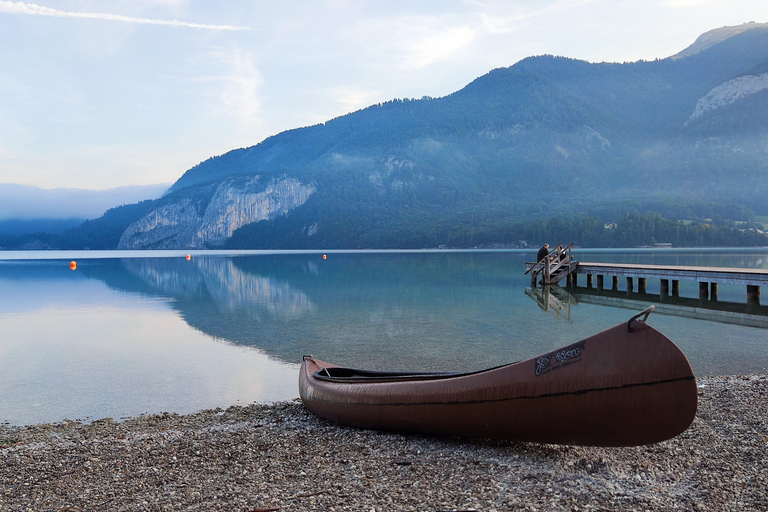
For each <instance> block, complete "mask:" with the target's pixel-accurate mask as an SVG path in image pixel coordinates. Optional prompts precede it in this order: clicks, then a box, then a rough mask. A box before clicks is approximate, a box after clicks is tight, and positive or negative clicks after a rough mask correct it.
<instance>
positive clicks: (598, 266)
mask: <svg viewBox="0 0 768 512" xmlns="http://www.w3.org/2000/svg"><path fill="white" fill-rule="evenodd" d="M569 256H570V255H569ZM568 263H569V264H568V265H563V266H564V267H565V269H564V270H566V272H567V275H559V276H558V277H560V278H561V279H562V277H566V278H567V281H566V282H567V286H578V276H579V274H585V275H586V276H587V278H586V279H587V283H586V287H587V288H593V287H595V288H597V289H599V290H602V289H610V290H618V289H619V278H622V277H623V278H624V279H626V284H627V287H626V290H627V293H633V292H634V291H635V280H637V293H646V286H647V282H648V279H658V280H659V282H660V286H659V290H660V291H659V294H660V295H661V296H662V297H663V296H670V295H671V296H672V297H679V296H680V281H681V280H685V281H697V282H698V283H699V299H700V300H711V301H717V295H718V284H720V283H724V284H725V283H728V284H740V285H744V286H746V289H747V304H752V305H760V287H761V286H768V269H748V268H724V267H686V266H668V265H635V264H625V263H588V262H582V261H579V262H577V261H571V260H570V258H569V262H568ZM541 267H542V264H541V262H539V263H526V264H525V269H526V273H527V272H530V271H531V270H532V269H533V270H534V272H535V271H536V270H538V269H539V268H541ZM606 277H608V278H609V279H610V280H611V283H610V285H608V284H607V283H606V282H605V278H606ZM670 283H671V287H670ZM531 284H532V285H533V286H535V282H534V281H533V280H532V281H531ZM542 284H551V283H547V282H546V281H544V280H543V279H542Z"/></svg>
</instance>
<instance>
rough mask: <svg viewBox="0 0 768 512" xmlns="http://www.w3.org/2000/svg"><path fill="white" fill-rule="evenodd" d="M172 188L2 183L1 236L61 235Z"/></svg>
mask: <svg viewBox="0 0 768 512" xmlns="http://www.w3.org/2000/svg"><path fill="white" fill-rule="evenodd" d="M168 187H169V184H158V185H146V186H139V185H137V186H128V187H117V188H112V189H108V190H88V189H77V188H54V189H43V188H38V187H32V186H28V185H16V184H0V234H19V233H34V232H36V231H41V232H50V233H57V232H59V231H62V230H64V229H67V228H71V227H73V226H76V225H79V224H82V222H83V221H84V220H86V219H95V218H98V217H101V216H102V215H104V212H106V211H107V210H108V209H110V208H113V207H115V206H116V205H123V204H132V203H136V202H138V201H142V200H144V199H156V198H158V197H160V196H161V195H162V193H163V192H164V191H165V190H167V189H168Z"/></svg>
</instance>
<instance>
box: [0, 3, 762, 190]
mask: <svg viewBox="0 0 768 512" xmlns="http://www.w3.org/2000/svg"><path fill="white" fill-rule="evenodd" d="M39 1H40V2H41V3H30V2H18V1H8V0H0V184H3V183H16V184H24V185H32V186H36V187H42V188H61V187H67V188H85V189H97V190H104V189H110V188H114V187H124V186H129V185H150V184H157V183H172V182H174V181H175V180H176V179H178V178H179V177H180V176H181V175H182V174H183V173H184V172H185V171H186V170H187V169H189V168H191V167H193V166H194V165H197V164H198V163H199V162H201V161H203V160H206V159H208V158H210V157H212V156H216V155H220V154H223V153H226V152H227V151H229V150H232V149H237V148H241V147H249V146H252V145H254V144H257V143H259V142H261V141H262V140H264V139H265V138H267V137H269V136H270V135H274V134H277V133H280V132H282V131H285V130H289V129H292V128H298V127H302V126H308V125H313V124H317V123H321V122H324V121H327V120H329V119H332V118H334V117H338V116H340V115H344V114H346V113H349V112H352V111H355V110H358V109H361V108H364V107H366V106H368V105H371V104H374V103H380V102H384V101H388V100H391V99H394V98H421V97H423V96H432V97H440V96H445V95H447V94H450V93H452V92H454V91H457V90H459V89H461V88H462V87H464V86H465V85H466V84H468V83H469V82H471V81H472V80H474V79H475V78H477V77H479V76H482V75H484V74H486V73H487V72H489V71H490V70H492V69H495V68H499V67H507V66H512V65H514V64H515V63H516V62H518V61H519V60H521V59H523V58H525V57H529V56H534V55H543V54H551V55H560V56H565V57H572V58H577V59H581V60H586V61H589V62H630V61H637V60H640V59H645V60H653V59H656V58H664V57H668V56H670V55H673V54H675V53H677V52H679V51H680V50H682V49H684V48H685V47H687V46H689V45H690V44H692V43H693V42H694V41H695V40H696V38H697V37H698V36H699V35H701V34H703V33H704V32H706V31H708V30H711V29H714V28H718V27H722V26H726V25H740V24H742V23H745V22H749V21H757V22H766V21H768V4H767V3H766V2H765V0H731V1H729V2H723V1H722V0H642V1H641V0H634V1H628V0H514V1H512V0H466V1H460V0H434V1H433V0H423V1H420V0H404V1H401V0H386V1H382V0H375V1H368V0H316V1H300V0H284V1H280V2H275V1H268V0H217V1H215V2H213V1H208V0H111V1H109V2H105V1H103V0H102V1H96V0H39Z"/></svg>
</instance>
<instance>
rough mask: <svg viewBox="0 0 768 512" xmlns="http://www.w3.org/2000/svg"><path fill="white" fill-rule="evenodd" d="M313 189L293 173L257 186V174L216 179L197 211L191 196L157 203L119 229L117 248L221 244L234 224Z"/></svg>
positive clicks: (301, 199)
mask: <svg viewBox="0 0 768 512" xmlns="http://www.w3.org/2000/svg"><path fill="white" fill-rule="evenodd" d="M315 191H316V188H315V186H314V185H311V184H309V185H305V184H302V183H301V182H299V180H297V179H295V178H282V179H274V180H271V181H270V182H268V183H266V184H265V185H262V184H261V183H260V178H259V177H258V176H256V177H254V178H235V179H229V180H226V181H224V182H222V183H221V184H220V185H219V186H218V188H217V189H216V192H215V193H214V195H213V198H212V199H211V201H210V202H209V203H208V205H207V206H206V207H205V211H204V212H199V211H198V209H197V207H196V206H195V204H194V202H193V201H192V200H191V199H181V200H179V201H178V202H175V203H170V204H166V205H163V206H161V207H158V208H156V209H154V210H152V211H151V212H150V213H148V214H147V215H145V216H144V217H143V218H141V219H139V220H138V221H136V222H134V223H133V224H131V225H130V226H129V227H128V229H126V230H125V232H124V233H123V235H122V237H121V238H120V243H119V245H118V249H182V248H183V249H204V248H208V247H217V246H220V245H222V244H223V243H224V242H225V241H226V240H227V239H228V238H229V237H231V236H232V234H233V233H234V232H235V230H236V229H238V228H240V227H242V226H245V225H247V224H251V223H253V222H259V221H263V220H269V219H273V218H275V217H276V216H278V215H282V214H285V213H287V212H288V211H290V210H292V209H293V208H296V207H298V206H301V205H302V204H304V203H305V202H306V201H307V199H309V197H310V196H311V195H312V194H313V193H314V192H315Z"/></svg>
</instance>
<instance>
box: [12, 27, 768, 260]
mask: <svg viewBox="0 0 768 512" xmlns="http://www.w3.org/2000/svg"><path fill="white" fill-rule="evenodd" d="M766 197H768V24H759V23H748V24H744V25H740V26H737V27H723V28H721V29H716V30H713V31H711V32H708V33H706V34H703V35H702V36H701V37H700V38H699V39H697V41H696V42H694V44H693V45H691V46H690V47H689V48H687V49H685V50H683V51H681V52H680V53H678V54H677V55H674V56H671V57H669V58H666V59H657V60H654V61H638V62H628V63H589V62H585V61H581V60H575V59H571V58H564V57H557V56H550V55H544V56H538V57H530V58H527V59H524V60H522V61H520V62H518V63H517V64H515V65H513V66H511V67H508V68H501V69H495V70H493V71H491V72H489V73H488V74H486V75H484V76H481V77H479V78H477V79H476V80H474V81H473V82H471V83H469V84H468V85H467V86H466V87H464V88H463V89H461V90H459V91H457V92H455V93H453V94H450V95H448V96H445V97H442V98H429V97H424V98H421V99H404V100H393V101H388V102H386V103H381V104H376V105H372V106H370V107H368V108H365V109H362V110H359V111H357V112H353V113H350V114H348V115H345V116H341V117H339V118H336V119H332V120H330V121H328V122H326V123H323V124H319V125H315V126H310V127H305V128H299V129H295V130H289V131H286V132H283V133H280V134H277V135H274V136H272V137H269V138H267V139H266V140H264V141H263V142H261V143H259V144H257V145H255V146H252V147H249V148H243V149H237V150H233V151H230V152H228V153H226V154H224V155H221V156H217V157H214V158H211V159H209V160H206V161H204V162H202V163H200V164H199V165H197V166H195V167H193V168H191V169H189V170H188V171H186V172H185V173H184V174H183V175H182V176H181V177H180V178H179V179H178V181H176V183H174V184H173V185H172V186H171V187H170V188H169V189H168V191H167V192H166V193H165V194H164V195H163V196H162V197H160V198H159V199H155V200H151V201H144V202H141V203H138V204H134V205H127V206H123V207H118V208H114V209H112V210H110V211H108V212H107V213H106V214H105V215H104V216H102V217H101V218H99V219H94V220H92V221H88V222H86V223H84V224H83V225H82V226H80V227H78V228H76V229H74V230H70V231H67V232H65V233H64V235H63V236H62V237H59V238H49V239H47V241H46V243H48V244H49V245H52V246H58V247H62V248H63V247H78V248H83V247H91V248H120V249H169V248H218V247H225V248H254V249H267V248H295V249H305V248H329V249H330V248H387V247H436V246H438V245H448V246H455V247H473V246H477V245H486V246H487V245H491V244H507V245H509V244H512V243H516V241H518V240H524V239H526V238H528V239H531V238H535V237H537V236H546V234H547V232H548V227H549V226H551V225H552V224H553V221H559V222H566V224H568V223H569V222H570V224H568V225H570V226H571V228H572V229H571V233H569V232H568V230H567V229H566V230H565V232H564V236H569V235H570V236H572V237H575V238H578V237H579V236H582V235H583V233H581V232H580V231H579V229H582V228H581V227H579V226H583V225H584V222H582V220H580V219H584V218H590V219H593V220H595V222H592V223H590V225H591V226H599V227H598V228H596V229H602V228H603V224H602V223H603V222H605V223H615V222H616V221H617V220H618V219H619V218H621V217H622V215H624V218H625V219H626V218H627V217H626V215H628V214H634V215H645V214H647V212H650V211H653V212H658V214H659V215H661V216H663V217H664V218H667V219H672V220H683V219H704V218H712V217H715V218H727V219H731V220H733V221H752V220H754V218H755V217H756V216H758V217H759V216H764V215H768V206H767V205H768V202H766ZM653 215H656V214H653ZM564 219H565V220H564ZM597 221H599V222H597ZM532 226H534V227H535V229H533V228H532ZM584 238H586V237H584ZM757 240H759V239H757ZM529 241H530V240H529ZM576 241H577V242H579V240H576ZM758 243H759V241H758ZM766 243H768V242H766ZM0 245H2V244H1V243H0Z"/></svg>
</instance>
